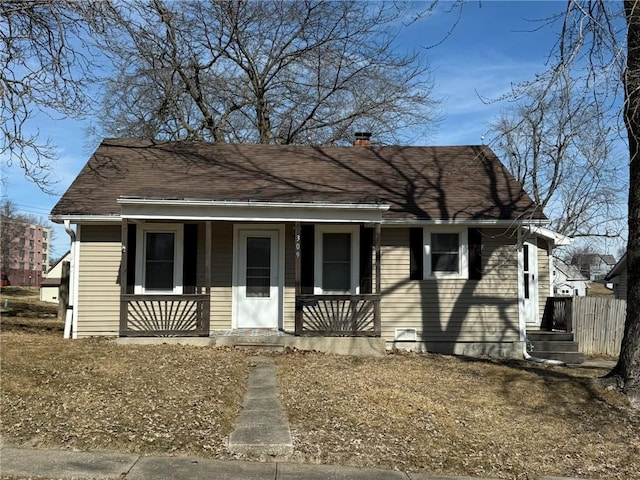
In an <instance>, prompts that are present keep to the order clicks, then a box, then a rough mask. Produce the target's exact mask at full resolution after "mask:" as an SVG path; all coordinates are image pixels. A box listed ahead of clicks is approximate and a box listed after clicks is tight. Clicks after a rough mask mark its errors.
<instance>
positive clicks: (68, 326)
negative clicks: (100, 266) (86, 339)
mask: <svg viewBox="0 0 640 480" xmlns="http://www.w3.org/2000/svg"><path fill="white" fill-rule="evenodd" d="M64 229H65V231H66V232H67V234H68V235H69V237H71V249H70V252H71V254H70V261H69V264H70V265H69V303H68V304H67V312H66V315H65V320H64V338H71V331H72V329H73V331H75V330H76V329H75V328H73V326H74V322H75V315H74V306H73V303H74V299H75V290H76V288H77V286H76V282H75V271H76V258H75V257H76V232H74V231H73V229H72V228H71V221H70V220H65V221H64Z"/></svg>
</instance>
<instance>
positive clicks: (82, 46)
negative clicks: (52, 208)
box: [0, 0, 99, 192]
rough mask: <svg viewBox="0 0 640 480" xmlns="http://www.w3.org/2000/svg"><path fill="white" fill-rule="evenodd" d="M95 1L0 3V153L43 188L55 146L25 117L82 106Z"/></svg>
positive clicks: (66, 111)
mask: <svg viewBox="0 0 640 480" xmlns="http://www.w3.org/2000/svg"><path fill="white" fill-rule="evenodd" d="M98 6H99V4H91V3H81V2H75V1H71V0H8V1H7V0H5V1H3V2H0V103H1V105H2V115H1V116H0V134H1V135H2V143H1V144H0V154H1V155H2V156H3V157H4V160H3V161H4V162H5V163H6V165H7V166H11V165H12V164H13V163H14V162H15V163H17V164H19V165H20V167H21V168H22V169H23V171H24V173H25V175H26V176H27V177H28V178H29V179H30V180H32V181H33V182H35V183H36V184H37V185H38V186H39V187H40V188H41V189H43V190H44V191H48V192H49V191H50V190H51V187H52V186H53V180H52V178H51V176H50V169H51V166H52V164H53V163H54V162H55V160H56V158H57V156H56V150H55V147H54V145H53V144H52V143H51V141H50V140H49V139H48V138H47V137H46V136H44V135H43V133H42V132H40V131H38V130H36V129H34V128H32V127H31V125H30V120H31V119H32V118H33V116H34V115H37V114H45V115H49V116H52V117H53V118H61V117H64V116H69V115H78V114H81V113H82V112H83V110H85V109H86V104H87V103H88V102H89V98H88V97H87V95H86V94H85V93H86V92H85V89H84V86H85V85H84V82H83V81H84V78H85V73H86V72H87V70H88V69H89V66H90V64H91V62H90V58H89V56H88V55H87V54H84V53H83V52H86V51H87V50H86V48H87V44H86V43H85V42H86V37H87V35H88V34H89V33H90V32H91V30H92V25H95V21H96V20H97V19H98V18H99V16H98V15H94V13H95V12H96V11H97V7H98Z"/></svg>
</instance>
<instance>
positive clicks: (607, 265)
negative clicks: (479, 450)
mask: <svg viewBox="0 0 640 480" xmlns="http://www.w3.org/2000/svg"><path fill="white" fill-rule="evenodd" d="M571 264H572V265H575V266H576V267H577V268H578V269H579V270H580V273H581V274H582V276H583V277H584V278H586V279H587V280H591V281H594V280H603V279H604V277H605V276H606V275H607V273H609V271H610V270H611V269H612V268H613V266H614V265H615V264H616V259H615V257H614V256H613V255H602V254H599V253H582V254H578V255H575V256H574V257H573V258H572V259H571Z"/></svg>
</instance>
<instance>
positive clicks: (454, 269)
mask: <svg viewBox="0 0 640 480" xmlns="http://www.w3.org/2000/svg"><path fill="white" fill-rule="evenodd" d="M424 255H425V256H424V275H425V278H465V279H466V278H469V267H468V264H469V259H468V235H467V229H466V228H446V227H442V228H440V227H438V228H433V227H430V228H425V230H424Z"/></svg>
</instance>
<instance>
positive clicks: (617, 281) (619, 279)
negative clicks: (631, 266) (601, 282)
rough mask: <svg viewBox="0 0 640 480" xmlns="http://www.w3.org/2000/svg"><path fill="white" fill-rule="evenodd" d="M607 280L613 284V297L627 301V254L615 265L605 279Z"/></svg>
mask: <svg viewBox="0 0 640 480" xmlns="http://www.w3.org/2000/svg"><path fill="white" fill-rule="evenodd" d="M605 280H607V281H608V282H611V283H613V295H614V296H615V297H616V298H617V299H620V300H626V299H627V254H626V253H625V254H624V255H623V256H622V258H621V259H620V260H619V261H618V263H616V264H615V266H614V267H613V268H612V269H611V271H610V272H609V273H608V274H607V276H606V277H605Z"/></svg>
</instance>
